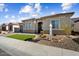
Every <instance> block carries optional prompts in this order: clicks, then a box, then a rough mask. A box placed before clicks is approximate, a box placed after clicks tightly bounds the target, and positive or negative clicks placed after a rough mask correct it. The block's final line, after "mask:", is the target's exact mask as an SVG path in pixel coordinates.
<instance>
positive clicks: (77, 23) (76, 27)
mask: <svg viewBox="0 0 79 59" xmlns="http://www.w3.org/2000/svg"><path fill="white" fill-rule="evenodd" d="M72 21H73V26H72V27H73V31H74V32H79V17H77V18H72Z"/></svg>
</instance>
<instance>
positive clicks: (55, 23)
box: [52, 20, 60, 29]
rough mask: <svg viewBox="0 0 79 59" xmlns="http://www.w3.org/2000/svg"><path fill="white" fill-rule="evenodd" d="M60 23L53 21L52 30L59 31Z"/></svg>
mask: <svg viewBox="0 0 79 59" xmlns="http://www.w3.org/2000/svg"><path fill="white" fill-rule="evenodd" d="M59 21H60V20H53V21H52V28H54V29H59V25H60V24H59Z"/></svg>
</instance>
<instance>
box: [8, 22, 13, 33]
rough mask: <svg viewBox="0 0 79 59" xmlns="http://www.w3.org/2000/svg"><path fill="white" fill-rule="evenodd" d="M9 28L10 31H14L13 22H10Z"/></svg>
mask: <svg viewBox="0 0 79 59" xmlns="http://www.w3.org/2000/svg"><path fill="white" fill-rule="evenodd" d="M8 30H9V31H12V30H13V24H12V23H9V24H8Z"/></svg>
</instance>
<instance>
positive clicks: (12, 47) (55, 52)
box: [0, 36, 79, 56]
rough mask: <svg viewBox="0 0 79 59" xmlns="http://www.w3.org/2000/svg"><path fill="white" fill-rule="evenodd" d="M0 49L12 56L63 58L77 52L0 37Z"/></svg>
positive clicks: (78, 53)
mask: <svg viewBox="0 0 79 59" xmlns="http://www.w3.org/2000/svg"><path fill="white" fill-rule="evenodd" d="M0 48H1V49H2V50H4V51H6V52H7V53H9V54H10V55H13V56H64V55H68V56H69V55H73V56H75V55H79V52H75V51H72V50H66V49H62V48H57V47H51V46H45V45H40V44H37V43H33V42H28V41H20V40H16V39H12V38H7V37H3V36H0Z"/></svg>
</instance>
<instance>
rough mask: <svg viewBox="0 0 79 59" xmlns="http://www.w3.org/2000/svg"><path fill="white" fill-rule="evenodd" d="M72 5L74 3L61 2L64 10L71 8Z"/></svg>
mask: <svg viewBox="0 0 79 59" xmlns="http://www.w3.org/2000/svg"><path fill="white" fill-rule="evenodd" d="M72 6H73V3H62V4H61V7H62V10H64V11H66V10H69V9H71V8H72Z"/></svg>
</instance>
